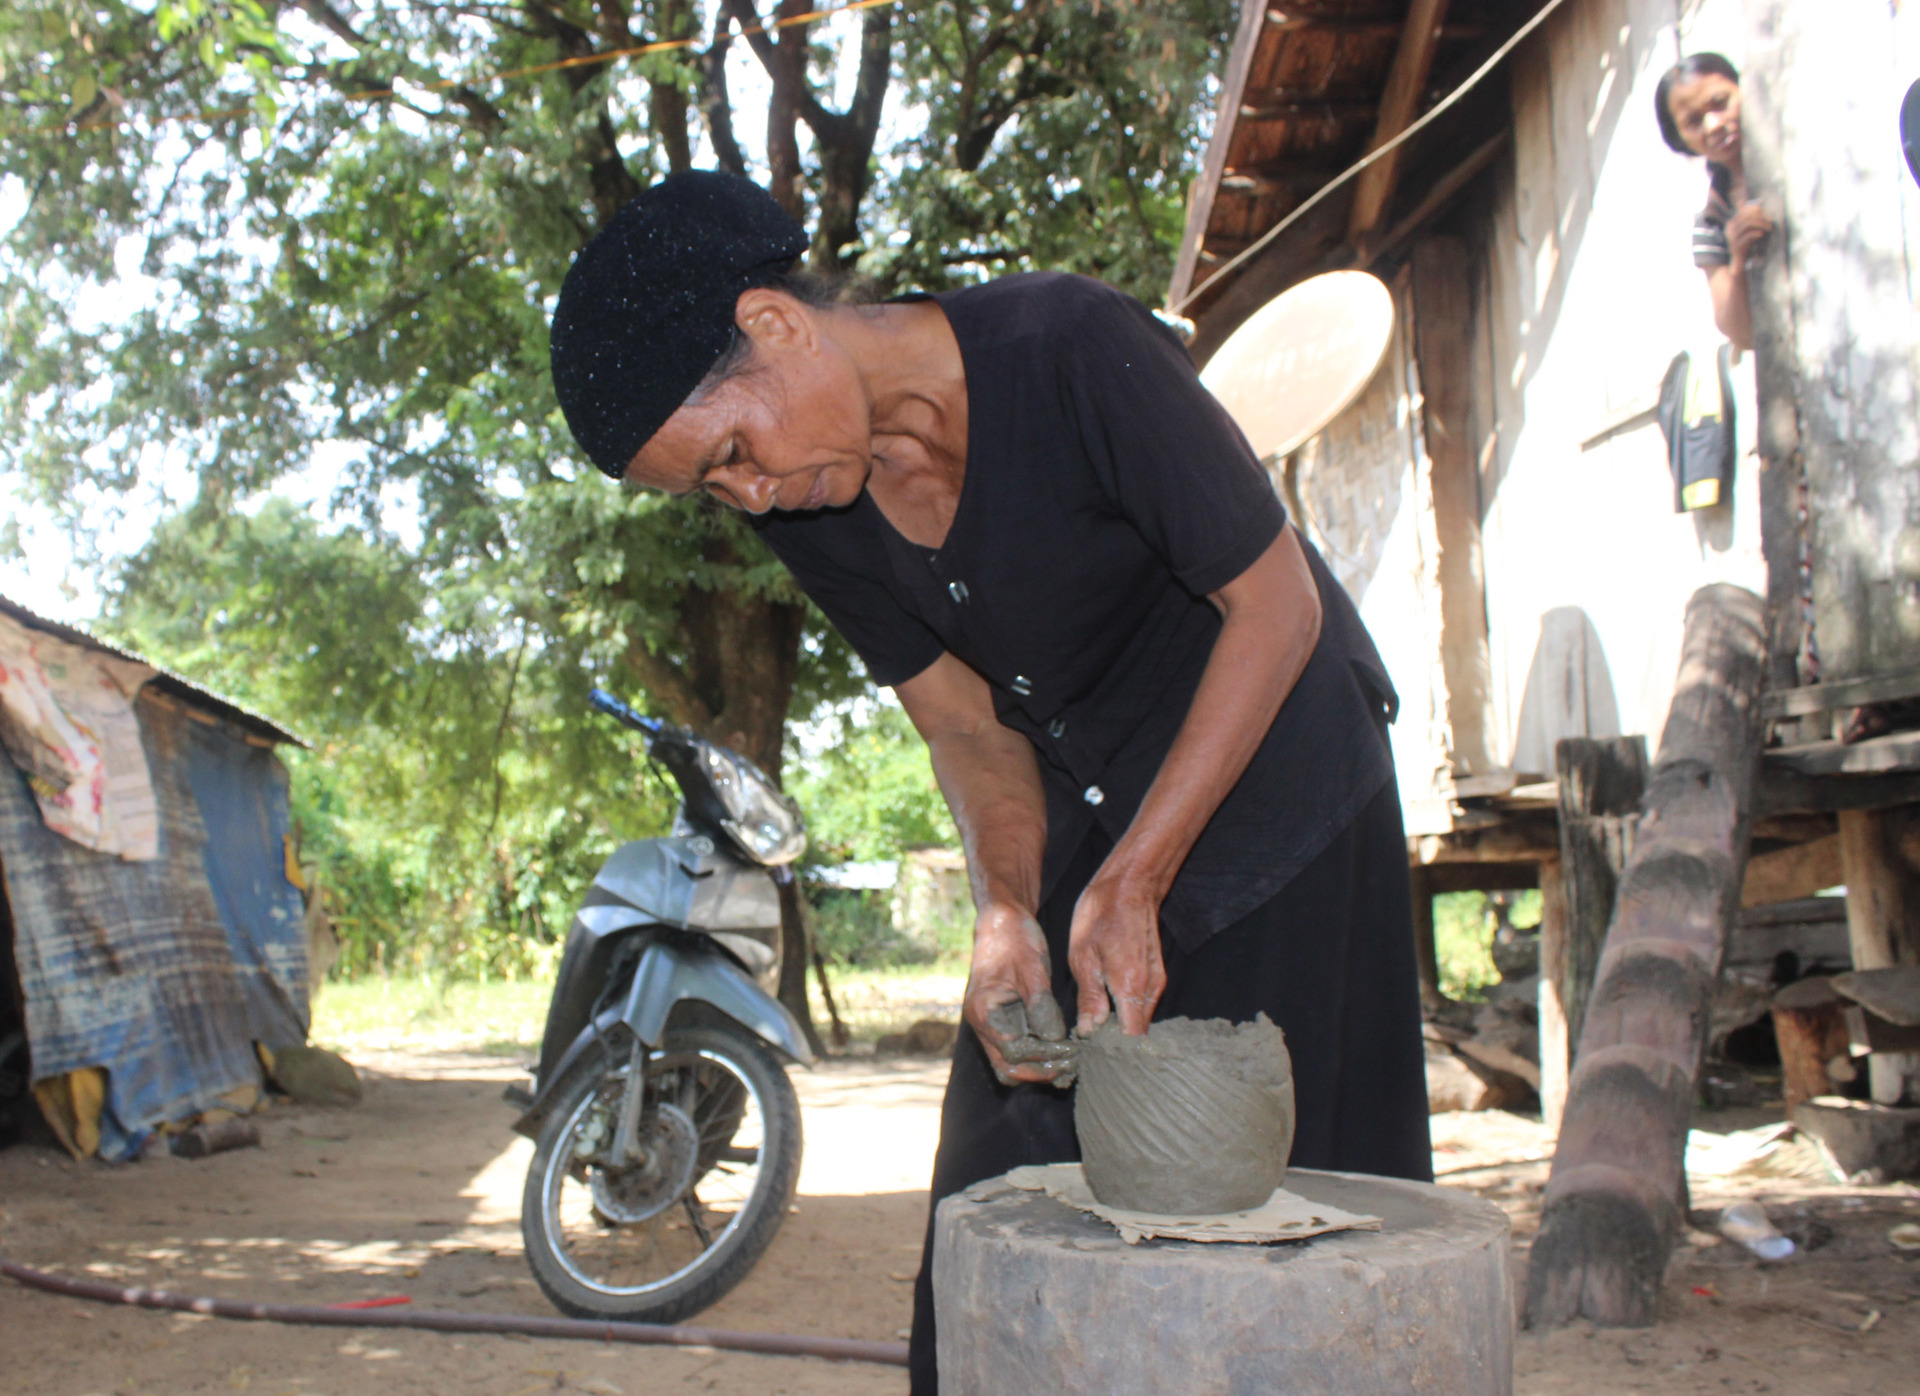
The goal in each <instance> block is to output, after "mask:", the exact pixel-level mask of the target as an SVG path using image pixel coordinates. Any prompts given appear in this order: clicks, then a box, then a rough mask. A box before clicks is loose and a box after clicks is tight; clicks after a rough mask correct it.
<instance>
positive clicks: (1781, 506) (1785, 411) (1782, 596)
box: [1740, 0, 1813, 740]
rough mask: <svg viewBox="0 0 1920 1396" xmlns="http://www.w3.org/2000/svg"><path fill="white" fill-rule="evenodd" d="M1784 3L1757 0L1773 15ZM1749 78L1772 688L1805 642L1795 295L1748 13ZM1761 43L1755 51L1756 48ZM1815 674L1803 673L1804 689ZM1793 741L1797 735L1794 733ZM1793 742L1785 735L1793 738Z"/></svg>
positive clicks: (1762, 30) (1759, 60) (1767, 71)
mask: <svg viewBox="0 0 1920 1396" xmlns="http://www.w3.org/2000/svg"><path fill="white" fill-rule="evenodd" d="M1784 3H1785V0H1756V4H1755V5H1752V6H1749V10H1750V12H1752V11H1755V10H1771V9H1773V8H1774V7H1775V6H1777V5H1780V4H1784ZM1754 20H1755V22H1754V25H1753V30H1754V32H1753V35H1752V41H1753V43H1752V45H1750V47H1749V52H1748V60H1747V65H1746V78H1745V81H1744V82H1742V84H1741V87H1740V148H1741V158H1742V163H1743V164H1744V166H1745V168H1746V173H1747V183H1748V187H1749V188H1750V189H1751V190H1752V191H1753V192H1754V194H1755V196H1756V197H1758V198H1759V200H1760V202H1761V204H1762V205H1763V206H1764V207H1765V208H1766V209H1767V211H1768V212H1769V213H1770V214H1771V215H1772V216H1773V219H1774V223H1775V229H1774V232H1773V234H1772V235H1771V236H1770V237H1769V238H1768V239H1767V241H1768V244H1769V246H1768V247H1767V248H1766V251H1765V254H1764V255H1763V256H1762V258H1761V260H1760V263H1759V265H1758V267H1757V268H1756V269H1755V271H1754V272H1750V273H1749V274H1748V277H1747V287H1748V290H1747V302H1748V309H1749V311H1750V312H1751V314H1752V317H1753V351H1754V374H1753V377H1754V389H1755V396H1756V397H1757V398H1758V400H1759V409H1760V410H1759V423H1758V431H1757V433H1756V438H1757V439H1756V445H1757V446H1758V449H1759V455H1760V551H1761V555H1762V557H1764V558H1765V560H1766V564H1767V632H1768V639H1767V649H1768V655H1767V668H1768V678H1767V682H1768V687H1770V688H1775V689H1781V690H1785V689H1789V688H1793V687H1796V686H1797V685H1798V684H1799V683H1800V682H1801V676H1800V669H1799V662H1798V661H1799V655H1800V647H1801V641H1802V639H1803V637H1804V635H1805V629H1806V627H1805V616H1804V614H1803V611H1802V604H1801V599H1800V553H1801V546H1802V540H1801V533H1800V489H1801V481H1802V478H1803V473H1802V468H1801V462H1800V404H1799V378H1798V375H1797V373H1796V372H1795V369H1794V346H1793V290H1792V286H1791V285H1790V283H1789V280H1788V272H1787V260H1788V240H1789V238H1790V236H1791V231H1792V230H1791V229H1790V228H1789V227H1788V226H1787V224H1786V220H1785V215H1786V203H1785V200H1784V198H1783V197H1782V195H1781V188H1782V184H1781V149H1780V142H1781V121H1780V110H1779V104H1780V100H1781V98H1782V96H1783V94H1782V93H1780V92H1779V91H1778V90H1777V89H1778V88H1779V86H1780V72H1781V69H1782V67H1783V65H1784V64H1785V63H1786V61H1787V54H1786V53H1785V52H1784V51H1783V45H1782V42H1781V36H1780V34H1779V32H1778V16H1777V15H1773V14H1770V13H1762V14H1756V15H1755V16H1754ZM1754 45H1757V47H1754ZM1812 681H1813V675H1811V674H1809V675H1808V676H1807V682H1809V683H1810V682H1812ZM1795 735H1799V734H1798V733H1797V732H1796V734H1795ZM1791 739H1792V738H1789V740H1791Z"/></svg>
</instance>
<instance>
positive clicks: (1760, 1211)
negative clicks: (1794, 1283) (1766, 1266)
mask: <svg viewBox="0 0 1920 1396" xmlns="http://www.w3.org/2000/svg"><path fill="white" fill-rule="evenodd" d="M1720 1234H1721V1235H1722V1236H1724V1237H1726V1238H1727V1239H1728V1240H1729V1241H1738V1242H1739V1243H1740V1244H1741V1245H1743V1246H1745V1247H1746V1248H1747V1249H1748V1250H1750V1251H1752V1252H1753V1253H1754V1254H1755V1255H1757V1256H1759V1257H1760V1258H1761V1259H1762V1260H1785V1259H1786V1258H1787V1257H1788V1256H1790V1255H1792V1254H1793V1250H1794V1246H1793V1241H1792V1240H1791V1239H1790V1238H1789V1237H1786V1236H1782V1235H1781V1234H1780V1232H1779V1231H1778V1230H1777V1229H1776V1228H1775V1226H1774V1224H1773V1223H1772V1222H1770V1221H1768V1220H1767V1209H1766V1208H1764V1207H1762V1206H1761V1205H1760V1204H1759V1203H1758V1202H1752V1201H1748V1202H1736V1203H1734V1204H1733V1205H1732V1206H1731V1207H1728V1208H1726V1209H1725V1210H1724V1211H1722V1212H1721V1213H1720Z"/></svg>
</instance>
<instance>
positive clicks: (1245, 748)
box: [552, 174, 1431, 1393]
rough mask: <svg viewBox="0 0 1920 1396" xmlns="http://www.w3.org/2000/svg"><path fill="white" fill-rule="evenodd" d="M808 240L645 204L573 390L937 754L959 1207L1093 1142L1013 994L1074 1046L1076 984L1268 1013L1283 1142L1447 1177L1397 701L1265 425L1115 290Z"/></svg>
mask: <svg viewBox="0 0 1920 1396" xmlns="http://www.w3.org/2000/svg"><path fill="white" fill-rule="evenodd" d="M806 246H807V241H806V238H805V236H804V235H803V233H802V232H801V230H800V228H799V227H798V226H797V225H796V224H795V223H794V222H793V221H792V220H791V219H789V218H788V217H787V215H786V214H785V213H783V212H782V211H781V210H780V209H779V207H778V206H777V205H776V204H775V203H774V202H773V200H772V199H771V198H770V197H769V196H768V195H766V194H765V193H764V192H762V191H761V190H759V189H757V188H756V187H754V186H753V185H751V184H749V183H747V182H746V181H744V180H739V179H735V178H732V177H729V176H725V175H716V174H684V175H678V176H675V177H673V178H670V179H668V180H666V181H664V182H663V183H661V184H659V185H656V186H655V187H654V188H652V189H650V190H649V191H648V192H646V193H645V194H642V195H641V196H640V197H639V198H638V199H636V200H634V202H633V203H632V204H630V205H629V206H628V207H627V208H626V209H625V210H623V211H622V212H621V213H620V214H619V216H618V217H617V218H615V219H614V221H613V222H612V223H611V224H610V225H609V226H608V227H607V228H606V230H605V231H603V232H602V233H601V234H600V235H599V236H598V237H596V238H595V239H594V241H593V242H592V243H591V244H589V245H588V247H587V248H586V249H585V250H584V251H583V252H582V253H581V254H580V257H579V260H578V261H577V262H576V263H575V265H574V267H573V269H572V271H571V272H570V274H569V275H568V277H567V281H566V285H565V287H564V289H563V290H562V292H561V296H560V302H559V306H558V309H557V310H556V312H555V314H554V321H553V351H552V352H553V379H554V388H555V391H556V393H557V395H558V397H559V399H560V403H561V406H562V408H563V409H564V410H565V412H566V417H567V421H568V424H569V425H570V426H571V428H572V430H573V433H574V435H575V437H576V438H577V439H578V441H579V442H580V445H581V447H582V448H583V449H584V450H585V451H586V453H587V454H588V455H589V456H590V457H591V458H592V459H593V461H594V463H595V464H597V465H598V466H599V467H600V468H601V469H602V470H604V471H605V472H606V473H607V474H609V475H611V476H614V477H615V478H617V479H624V480H627V481H629V482H632V483H634V484H639V485H645V486H650V487H652V488H655V489H661V490H665V491H667V492H668V493H670V494H674V495H689V494H693V493H696V492H705V493H706V494H708V495H711V496H712V497H713V498H715V499H717V500H719V501H720V502H721V503H722V504H724V505H726V506H728V507H730V508H734V509H739V510H742V511H744V512H745V513H747V514H749V515H751V516H752V522H753V525H754V527H755V528H756V529H758V530H759V533H760V536H761V537H762V538H763V539H765V540H766V542H767V544H768V545H769V546H770V547H771V548H772V549H773V551H774V552H775V554H777V555H778V556H779V557H780V558H781V560H782V561H783V562H785V564H786V565H787V567H788V568H789V569H791V571H792V573H793V576H794V578H795V579H796V581H797V582H798V583H799V585H800V586H801V587H802V588H803V589H804V590H805V591H806V593H807V594H808V595H809V596H810V597H812V598H813V600H814V601H815V602H817V603H818V604H819V606H820V609H821V610H822V611H824V612H825V613H826V615H827V617H828V619H829V620H830V621H832V623H833V624H834V625H835V626H836V627H838V629H839V630H840V632H841V633H842V634H843V635H845V636H846V638H847V639H848V641H849V642H850V643H851V644H852V645H853V646H854V648H855V649H856V650H857V651H858V652H859V654H860V656H861V657H862V659H863V660H864V661H865V662H866V665H867V668H868V671H869V672H870V674H871V675H872V677H873V680H874V682H876V683H879V684H883V685H886V686H889V687H891V688H893V689H894V691H895V692H896V693H897V694H898V695H899V699H900V702H901V705H902V706H903V707H904V708H905V709H906V711H907V714H908V716H909V717H910V718H911V719H912V720H913V724H914V726H915V727H916V728H917V729H918V730H919V732H920V734H921V736H922V737H924V738H925V740H926V743H927V747H928V750H929V753H930V754H931V757H932V762H933V769H934V773H935V775H936V776H937V777H938V779H939V782H940V788H941V791H942V793H943V794H944V795H945V797H946V799H947V803H948V804H949V806H950V807H951V808H952V810H953V815H954V821H955V823H956V825H957V826H958V828H959V830H960V833H961V837H962V839H963V840H964V842H965V845H966V854H967V865H968V869H969V873H970V876H971V880H972V886H973V896H974V904H975V907H976V908H977V917H976V921H975V930H974V947H973V962H972V970H971V973H970V975H969V977H968V982H967V990H966V1004H965V1012H964V1016H965V1019H966V1021H965V1025H964V1026H963V1028H962V1030H961V1033H960V1040H959V1043H958V1045H957V1047H956V1048H955V1051H954V1059H953V1070H952V1074H951V1077H950V1080H949V1084H948V1087H947V1094H946V1101H945V1105H944V1107H943V1111H942V1116H941V1139H940V1147H939V1152H938V1156H937V1158H936V1161H935V1164H934V1174H933V1188H932V1191H933V1201H934V1203H935V1204H938V1202H939V1200H940V1199H941V1198H943V1197H945V1196H947V1195H948V1194H950V1193H952V1192H954V1191H956V1190H958V1189H960V1188H963V1187H966V1186H968V1185H969V1184H971V1183H973V1182H976V1181H978V1180H980V1179H982V1178H988V1177H992V1176H995V1175H997V1174H1000V1173H1002V1172H1005V1171H1006V1170H1007V1169H1009V1168H1012V1167H1015V1166H1016V1165H1019V1164H1026V1163H1046V1162H1059V1161H1067V1160H1072V1159H1075V1158H1077V1157H1078V1145H1077V1143H1076V1140H1075V1137H1074V1130H1073V1113H1072V1102H1071V1097H1070V1095H1069V1094H1067V1093H1066V1092H1064V1091H1061V1090H1058V1089H1056V1088H1054V1087H1053V1086H1051V1085H1049V1084H1048V1082H1049V1081H1050V1079H1051V1078H1052V1076H1053V1075H1054V1074H1055V1068H1056V1066H1057V1063H1056V1062H1054V1061H1052V1060H1049V1059H1048V1054H1047V1053H1046V1052H1044V1051H1043V1052H1041V1053H1040V1054H1039V1059H1035V1054H1033V1053H1032V1052H1027V1053H1022V1054H1017V1055H1019V1056H1021V1057H1022V1058H1024V1059H1019V1060H1009V1059H1008V1056H1007V1054H1006V1051H1007V1048H1008V1047H1009V1044H1010V1041H1011V1034H1012V1033H1013V1032H1014V1031H1016V1029H1015V1028H1014V1027H1012V1026H1011V1025H1010V1023H1009V1015H1008V1014H1007V1013H1006V1012H1005V1009H1006V1007H1007V1006H1008V1005H1012V1004H1020V1005H1023V1006H1024V1009H1025V1018H1026V1020H1027V1023H1028V1024H1029V1025H1031V1026H1033V1027H1035V1028H1038V1029H1039V1030H1040V1031H1041V1033H1042V1034H1043V1035H1047V1034H1049V1032H1050V1035H1052V1036H1058V1035H1059V1033H1060V1031H1061V1029H1062V1027H1063V1026H1064V1024H1063V1023H1062V1019H1061V1014H1060V1011H1059V1009H1058V1007H1057V1004H1058V1003H1066V1004H1069V1005H1072V1006H1073V1010H1074V1012H1075V1015H1076V1017H1077V1019H1078V1026H1079V1028H1080V1029H1082V1030H1087V1029H1090V1028H1091V1027H1092V1026H1093V1025H1094V1024H1097V1023H1099V1022H1101V1021H1103V1020H1104V1019H1106V1018H1107V1016H1108V1015H1109V1014H1110V1013H1111V1014H1118V1016H1119V1020H1120V1023H1121V1026H1122V1027H1123V1028H1124V1030H1125V1031H1127V1032H1130V1033H1143V1032H1145V1031H1146V1029H1147V1025H1148V1023H1149V1022H1150V1021H1151V1020H1152V1019H1154V1018H1156V1017H1176V1016H1186V1017H1194V1018H1228V1019H1233V1020H1235V1021H1247V1020H1250V1019H1252V1018H1253V1017H1254V1016H1255V1015H1256V1014H1258V1013H1261V1012H1264V1013H1266V1014H1268V1015H1269V1016H1270V1017H1271V1018H1273V1020H1274V1021H1275V1022H1277V1023H1279V1024H1280V1025H1281V1027H1282V1028H1283V1029H1284V1030H1285V1032H1286V1035H1287V1040H1288V1042H1289V1045H1290V1047H1291V1049H1292V1053H1293V1062H1294V1073H1295V1081H1296V1090H1297V1099H1298V1110H1299V1122H1298V1132H1297V1135H1296V1139H1295V1143H1294V1150H1293V1162H1294V1163H1295V1164H1296V1165H1302V1166H1307V1167H1314V1168H1337V1169H1351V1170H1356V1171H1361V1172H1370V1173H1381V1174H1390V1175H1394V1176H1398V1177H1405V1178H1427V1177H1429V1176H1430V1175H1431V1154H1430V1152H1429V1148H1428V1139H1427V1126H1426V1111H1427V1100H1426V1082H1425V1076H1424V1067H1423V1057H1422V1051H1421V1045H1420V1033H1419V995H1418V988H1417V984H1416V976H1415V969H1414V952H1413V938H1412V934H1411V924H1412V922H1411V915H1410V908H1409V902H1408V891H1407V873H1406V846H1405V842H1404V839H1403V836H1402V832H1401V824H1400V810H1399V802H1398V797H1397V795H1396V792H1395V789H1394V782H1393V766H1392V760H1391V757H1390V754H1389V751H1388V746H1387V739H1386V724H1387V722H1388V721H1389V720H1390V719H1391V716H1392V711H1393V707H1394V702H1395V699H1394V697H1393V692H1392V689H1391V687H1390V685H1389V684H1388V682H1387V678H1386V675H1385V672H1384V670H1383V668H1382V666H1381V662H1380V659H1379V656H1378V655H1377V654H1376V653H1375V651H1374V648H1373V645H1372V643H1371V641H1370V640H1369V639H1368V637H1367V634H1366V631H1365V630H1364V629H1363V628H1362V626H1361V624H1360V620H1359V617H1358V615H1357V614H1356V613H1355V611H1354V608H1353V605H1352V603H1351V602H1350V601H1349V600H1348V599H1347V597H1346V595H1345V594H1344V593H1343V592H1342V591H1341V589H1340V587H1339V586H1338V585H1337V584H1336V583H1335V582H1334V581H1333V579H1332V577H1331V576H1330V575H1329V573H1328V572H1327V569H1326V567H1325V566H1324V565H1323V564H1322V563H1321V561H1320V559H1319V558H1318V557H1317V556H1316V555H1315V553H1314V551H1313V549H1312V548H1311V547H1309V546H1308V545H1307V544H1306V543H1305V542H1304V541H1303V540H1302V539H1301V538H1300V536H1299V534H1298V533H1296V532H1295V531H1294V530H1293V529H1292V528H1290V527H1289V526H1288V525H1287V521H1286V517H1285V514H1284V512H1283V511H1282V509H1281V506H1280V504H1279V502H1278V500H1277V499H1276V497H1275V494H1274V491H1273V489H1272V487H1271V486H1270V484H1269V483H1268V480H1267V478H1266V476H1265V474H1264V473H1263V472H1262V470H1261V468H1260V465H1259V463H1258V462H1257V461H1256V460H1255V459H1254V458H1253V455H1252V454H1251V452H1250V451H1249V449H1248V447H1247V444H1246V441H1245V440H1244V439H1243V438H1242V437H1241V435H1240V433H1239V431H1238V430H1236V428H1235V427H1234V425H1233V423H1232V421H1230V420H1229V419H1228V417H1227V415H1226V413H1225V412H1224V411H1223V410H1222V409H1221V408H1220V406H1219V405H1218V404H1217V403H1216V402H1215V401H1214V400H1213V398H1212V397H1210V396H1209V395H1208V394H1207V392H1206V390H1205V389H1204V388H1202V387H1201V386H1200V383H1199V380H1198V379H1197V377H1196V376H1195V373H1194V369H1193V366H1192V364H1191V363H1190V362H1189V361H1188V358H1187V356H1186V353H1185V351H1184V350H1183V349H1182V348H1181V346H1180V344H1179V343H1178V341H1177V340H1176V339H1175V338H1174V337H1173V336H1172V335H1170V334H1169V333H1168V332H1167V331H1166V330H1165V329H1164V328H1163V327H1162V326H1160V325H1159V324H1158V323H1157V322H1156V321H1155V320H1154V318H1153V316H1152V315H1150V314H1149V313H1148V312H1147V311H1146V310H1145V309H1143V308H1142V307H1141V306H1140V305H1139V304H1138V303H1137V302H1135V301H1133V300H1131V299H1129V298H1128V297H1126V296H1123V295H1121V294H1119V293H1117V292H1115V291H1112V290H1109V289H1108V288H1106V287H1105V286H1102V285H1100V284H1099V283H1097V282H1094V281H1090V280H1087V279H1084V278H1081V277H1073V276H1061V275H1046V274H1037V275H1029V276H1016V277H1009V278H1007V279H1005V280H1001V281H996V282H991V283H987V284H985V285H980V286H972V287H968V288H966V289H964V290H959V291H951V292H946V293H944V294H941V295H938V296H918V297H907V298H903V299H901V300H898V301H894V302H890V303H887V304H885V305H874V306H844V305H837V304H832V303H826V302H823V301H822V299H821V298H820V297H819V296H817V295H816V294H814V293H813V291H812V290H811V289H810V288H809V286H808V285H807V284H806V283H804V282H800V281H796V280H794V279H793V278H792V277H791V275H790V272H789V269H790V267H791V266H792V264H793V262H794V261H795V259H796V258H798V257H799V256H800V255H801V253H802V252H804V251H805V249H806ZM996 1009H999V1010H1002V1011H1001V1012H999V1013H995V1011H994V1010H996ZM1012 1016H1013V1017H1015V1018H1017V1017H1018V1016H1019V1015H1012ZM1027 1042H1028V1045H1029V1046H1031V1039H1030V1038H1029V1039H1027ZM930 1274H931V1270H930V1266H929V1264H928V1262H927V1261H926V1260H924V1259H923V1262H922V1266H921V1272H920V1278H919V1282H918V1285H917V1286H916V1288H915V1291H914V1324H913V1343H912V1348H913V1356H912V1363H913V1389H914V1391H915V1392H918V1393H928V1392H932V1391H934V1390H935V1389H936V1386H937V1376H936V1373H935V1370H934V1345H933V1339H934V1324H935V1321H936V1315H935V1314H934V1312H933V1304H932V1289H931V1280H930ZM1276 1321H1279V1320H1278V1319H1277V1320H1276Z"/></svg>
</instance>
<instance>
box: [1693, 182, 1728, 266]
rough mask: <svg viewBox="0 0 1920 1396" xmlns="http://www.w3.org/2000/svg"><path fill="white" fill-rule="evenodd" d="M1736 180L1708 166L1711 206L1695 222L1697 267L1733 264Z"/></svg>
mask: <svg viewBox="0 0 1920 1396" xmlns="http://www.w3.org/2000/svg"><path fill="white" fill-rule="evenodd" d="M1732 192H1733V180H1732V178H1731V177H1730V176H1729V175H1728V174H1727V171H1726V170H1725V169H1724V168H1723V167H1722V166H1719V165H1708V166H1707V206H1706V207H1705V208H1703V209H1701V210H1700V213H1699V215H1698V216H1697V217H1696V218H1695V219H1694V220H1693V264H1694V265H1695V266H1696V267H1700V268H1701V269H1703V270H1705V271H1712V270H1713V269H1714V268H1715V267H1728V266H1732V265H1733V247H1732V245H1731V244H1729V243H1728V241H1727V223H1728V221H1729V220H1730V219H1731V218H1732V217H1733V200H1732V198H1731V197H1730V195H1731V194H1732Z"/></svg>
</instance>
